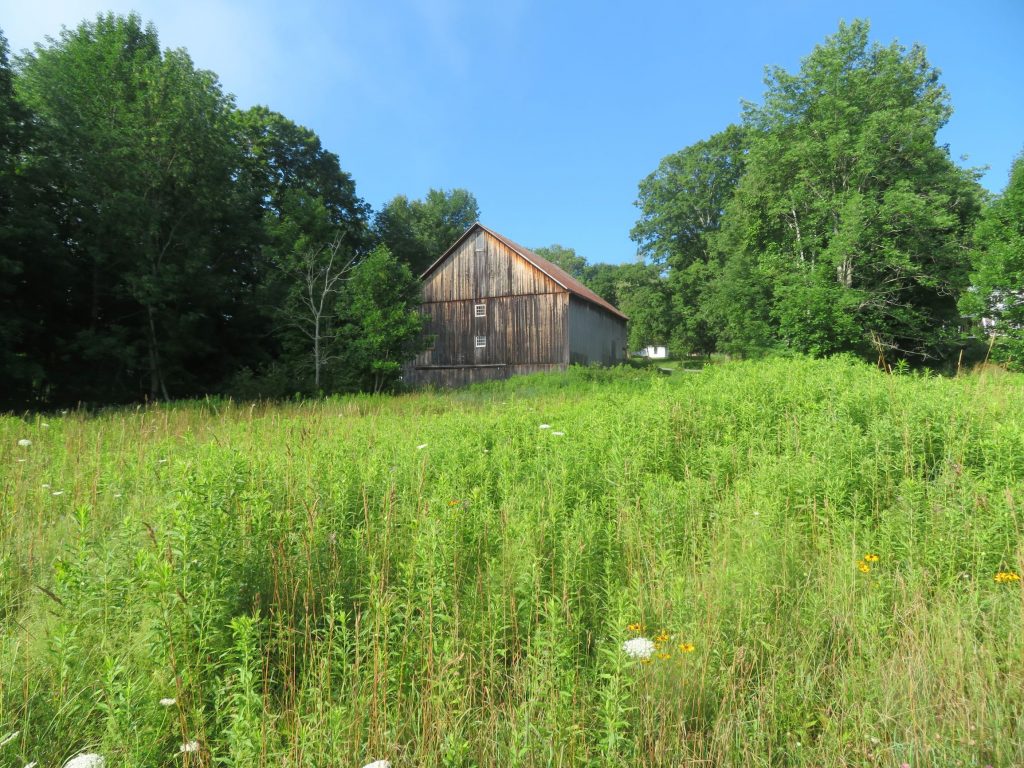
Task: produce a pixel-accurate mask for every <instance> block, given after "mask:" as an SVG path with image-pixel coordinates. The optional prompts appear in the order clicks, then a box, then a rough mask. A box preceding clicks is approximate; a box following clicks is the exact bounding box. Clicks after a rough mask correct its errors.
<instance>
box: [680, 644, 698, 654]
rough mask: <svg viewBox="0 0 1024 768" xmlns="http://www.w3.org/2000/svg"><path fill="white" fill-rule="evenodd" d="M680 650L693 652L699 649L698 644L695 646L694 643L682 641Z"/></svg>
mask: <svg viewBox="0 0 1024 768" xmlns="http://www.w3.org/2000/svg"><path fill="white" fill-rule="evenodd" d="M679 650H680V651H682V652H683V653H693V652H694V651H695V650H697V646H695V645H694V644H693V643H680V644H679Z"/></svg>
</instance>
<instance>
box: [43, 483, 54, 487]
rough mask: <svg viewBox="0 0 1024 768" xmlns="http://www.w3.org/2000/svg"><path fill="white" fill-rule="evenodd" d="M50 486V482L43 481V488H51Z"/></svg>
mask: <svg viewBox="0 0 1024 768" xmlns="http://www.w3.org/2000/svg"><path fill="white" fill-rule="evenodd" d="M50 487H52V486H51V485H50V484H49V483H43V488H50Z"/></svg>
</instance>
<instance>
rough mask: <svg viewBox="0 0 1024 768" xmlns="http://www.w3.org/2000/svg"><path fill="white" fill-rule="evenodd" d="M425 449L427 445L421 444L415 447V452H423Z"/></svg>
mask: <svg viewBox="0 0 1024 768" xmlns="http://www.w3.org/2000/svg"><path fill="white" fill-rule="evenodd" d="M426 447H427V444H426V443H423V444H422V445H417V446H416V450H417V451H422V450H423V449H424V448H426Z"/></svg>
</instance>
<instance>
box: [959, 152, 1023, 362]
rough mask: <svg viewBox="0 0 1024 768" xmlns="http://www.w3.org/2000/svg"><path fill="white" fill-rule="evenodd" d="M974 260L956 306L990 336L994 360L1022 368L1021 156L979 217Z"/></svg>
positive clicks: (975, 236)
mask: <svg viewBox="0 0 1024 768" xmlns="http://www.w3.org/2000/svg"><path fill="white" fill-rule="evenodd" d="M973 263H974V271H973V273H972V274H971V289H970V290H969V291H968V292H966V293H965V294H964V295H963V298H962V299H961V301H960V305H961V308H962V309H963V310H964V312H965V313H966V314H967V315H969V316H971V317H973V318H974V320H975V321H976V322H977V323H978V324H979V325H981V326H983V327H984V330H985V331H986V332H987V333H989V334H991V335H992V342H993V345H992V355H993V357H994V358H995V359H996V360H1001V361H1004V362H1006V363H1008V364H1009V365H1010V366H1011V367H1013V368H1015V369H1018V370H1024V155H1020V156H1018V157H1017V159H1016V160H1015V161H1014V163H1013V167H1012V168H1011V170H1010V180H1009V183H1008V184H1007V185H1006V189H1005V190H1004V191H1003V194H1002V195H1001V196H1000V197H998V198H997V199H996V200H994V201H993V202H992V204H991V205H989V206H988V207H987V208H986V209H985V211H984V212H983V214H982V216H981V219H980V220H979V222H978V226H977V228H976V229H975V235H974V251H973Z"/></svg>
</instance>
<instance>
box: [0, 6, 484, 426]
mask: <svg viewBox="0 0 1024 768" xmlns="http://www.w3.org/2000/svg"><path fill="white" fill-rule="evenodd" d="M477 216H478V210H477V204H476V200H475V199H474V198H473V196H472V195H471V194H469V193H468V192H466V191H465V190H453V191H441V190H431V191H430V192H429V193H428V195H427V196H426V198H425V199H423V200H413V201H410V200H408V199H407V198H405V197H403V196H399V197H397V198H395V199H394V200H392V201H391V202H390V203H388V204H387V205H386V206H385V207H384V208H383V209H382V210H381V211H379V212H377V214H376V215H375V216H374V215H373V213H372V211H371V210H370V207H369V206H368V205H367V204H366V203H365V202H364V201H363V200H362V199H360V198H359V196H358V195H357V194H356V188H355V183H354V181H353V179H352V177H351V175H350V174H348V173H346V172H345V171H344V170H342V168H341V166H340V164H339V159H338V156H337V155H335V154H333V153H331V152H329V151H327V150H326V149H324V147H323V146H322V144H321V142H320V139H319V137H318V136H317V135H316V134H315V133H314V132H313V131H311V130H309V129H308V128H305V127H302V126H300V125H297V124H295V123H294V122H292V121H291V120H289V119H288V118H287V117H285V116H284V115H281V114H279V113H277V112H274V111H273V110H271V109H268V108H266V107H262V106H258V107H253V108H251V109H246V110H241V109H239V108H238V107H237V106H236V105H235V103H234V101H233V99H232V98H231V97H230V96H228V95H226V94H225V93H224V92H223V91H222V89H221V87H220V84H219V82H218V80H217V77H216V75H214V74H213V73H212V72H208V71H205V70H202V69H198V68H196V67H195V65H194V64H193V62H192V60H191V59H190V57H189V55H188V53H187V52H186V51H184V50H181V49H179V50H161V48H160V44H159V39H158V35H157V32H156V30H155V28H154V27H153V26H152V25H144V24H143V23H142V21H141V19H140V18H139V17H138V16H137V15H134V14H132V15H128V16H119V15H115V14H106V15H101V16H98V17H97V18H96V19H95V20H94V21H86V22H83V23H82V24H80V25H78V26H77V27H75V28H74V29H65V30H63V31H62V33H61V34H60V36H59V37H58V38H56V39H53V38H48V39H47V40H46V42H45V43H42V44H37V45H36V46H35V47H34V49H33V50H32V51H31V52H26V53H24V54H23V55H21V56H14V57H12V56H11V54H10V52H9V50H8V45H7V42H6V40H5V39H4V38H3V37H2V36H0V306H2V309H0V408H4V409H10V408H24V407H31V408H46V407H56V406H68V405H74V404H77V403H90V404H94V403H119V402H129V401H138V400H143V399H149V400H156V399H168V398H180V397H189V396H196V395H201V394H208V393H227V394H234V395H237V396H240V397H255V396H271V397H280V396H285V395H289V394H293V393H296V392H318V391H319V392H333V391H353V390H381V389H385V388H387V387H390V386H391V385H393V384H394V382H395V381H396V379H397V377H398V374H399V372H400V365H401V363H402V361H404V360H406V359H408V358H409V357H411V356H412V355H413V354H415V352H416V351H417V350H418V349H419V348H420V346H421V345H422V344H423V334H422V319H421V316H420V314H419V312H418V304H419V285H418V283H417V281H416V278H415V275H416V274H418V272H419V270H420V269H421V268H422V266H423V264H424V263H425V262H426V261H428V260H429V258H430V254H437V253H440V251H439V250H438V249H439V248H440V249H441V250H443V247H446V244H448V243H450V242H451V241H452V240H454V239H455V237H457V236H458V235H459V234H461V233H462V232H463V231H464V229H465V228H466V227H467V226H468V225H469V224H470V223H472V222H473V221H474V220H475V219H476V218H477ZM442 246H443V247H442Z"/></svg>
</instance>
